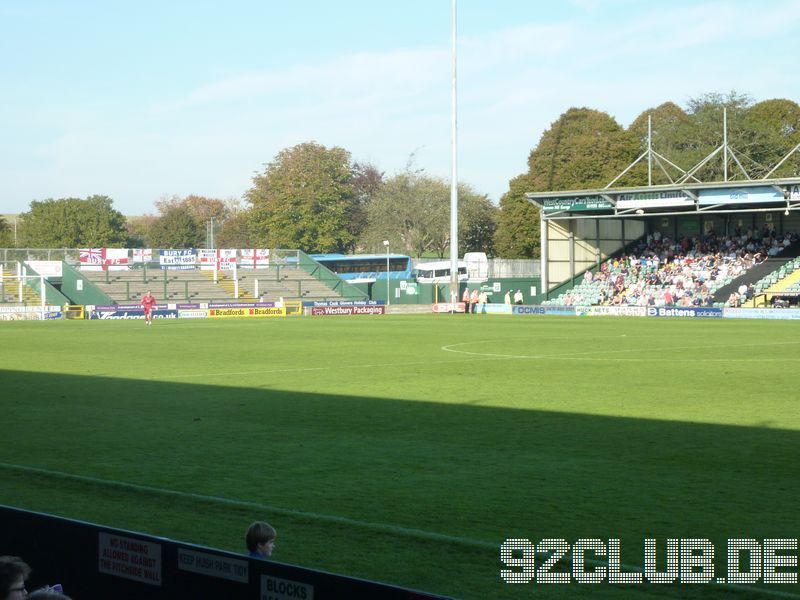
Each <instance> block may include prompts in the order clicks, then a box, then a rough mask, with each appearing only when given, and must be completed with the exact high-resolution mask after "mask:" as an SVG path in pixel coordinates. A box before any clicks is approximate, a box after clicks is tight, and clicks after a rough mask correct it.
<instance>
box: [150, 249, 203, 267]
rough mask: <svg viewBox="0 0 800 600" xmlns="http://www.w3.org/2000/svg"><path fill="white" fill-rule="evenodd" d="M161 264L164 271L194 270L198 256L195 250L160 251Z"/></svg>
mask: <svg viewBox="0 0 800 600" xmlns="http://www.w3.org/2000/svg"><path fill="white" fill-rule="evenodd" d="M158 256H159V264H160V265H161V268H162V269H194V267H195V263H196V262H197V261H196V258H197V254H196V253H195V251H194V248H190V249H188V250H159V251H158Z"/></svg>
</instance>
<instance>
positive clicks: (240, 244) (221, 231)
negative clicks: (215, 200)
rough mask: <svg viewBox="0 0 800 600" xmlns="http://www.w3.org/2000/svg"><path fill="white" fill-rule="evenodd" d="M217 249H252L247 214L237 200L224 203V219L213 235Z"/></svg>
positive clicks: (231, 199)
mask: <svg viewBox="0 0 800 600" xmlns="http://www.w3.org/2000/svg"><path fill="white" fill-rule="evenodd" d="M215 238H216V245H217V247H218V248H253V247H254V246H253V243H252V242H251V240H250V238H251V236H250V227H249V225H248V214H247V211H246V210H245V208H244V207H243V206H242V203H241V201H240V200H239V199H237V198H230V199H228V200H226V201H225V218H224V220H223V221H222V223H221V225H220V227H219V228H218V229H217V230H216V234H215Z"/></svg>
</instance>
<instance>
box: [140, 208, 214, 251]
mask: <svg viewBox="0 0 800 600" xmlns="http://www.w3.org/2000/svg"><path fill="white" fill-rule="evenodd" d="M205 239H206V232H205V230H203V229H201V228H200V227H198V225H197V221H195V218H194V215H193V214H192V213H191V211H190V210H189V208H187V207H186V206H181V205H177V206H172V207H170V208H168V209H167V210H166V212H165V213H164V214H162V215H161V216H160V217H159V218H158V219H156V220H155V221H154V222H153V224H152V226H151V227H150V231H149V235H148V242H149V244H148V245H149V246H151V247H153V248H197V247H201V246H204V245H205Z"/></svg>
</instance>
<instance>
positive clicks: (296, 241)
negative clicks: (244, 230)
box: [245, 142, 355, 252]
mask: <svg viewBox="0 0 800 600" xmlns="http://www.w3.org/2000/svg"><path fill="white" fill-rule="evenodd" d="M245 198H246V200H247V201H248V202H250V204H251V206H252V208H251V210H250V216H249V225H250V231H251V233H252V235H253V236H254V240H253V241H254V243H256V244H257V245H259V246H264V245H268V246H269V247H272V248H299V249H301V250H304V251H306V252H337V251H344V250H345V249H347V248H348V247H351V245H352V243H353V240H354V236H353V233H352V232H351V231H350V229H349V226H350V217H351V215H352V213H353V206H354V202H355V190H354V187H353V173H352V167H351V164H350V153H349V152H347V151H346V150H344V149H343V148H339V147H333V148H326V147H325V146H322V145H320V144H317V143H314V142H307V143H304V144H299V145H297V146H294V147H292V148H288V149H284V150H282V151H281V152H279V153H278V155H277V156H276V157H275V159H274V160H273V161H272V162H271V163H269V164H268V165H267V166H266V169H265V170H264V173H262V174H260V175H256V176H255V177H253V187H252V188H250V190H249V191H248V192H247V194H246V196H245Z"/></svg>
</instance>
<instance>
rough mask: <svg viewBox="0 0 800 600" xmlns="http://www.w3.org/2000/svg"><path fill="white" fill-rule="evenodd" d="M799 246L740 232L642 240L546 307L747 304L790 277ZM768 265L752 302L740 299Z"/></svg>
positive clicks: (784, 238) (792, 239)
mask: <svg viewBox="0 0 800 600" xmlns="http://www.w3.org/2000/svg"><path fill="white" fill-rule="evenodd" d="M797 241H798V240H797V236H796V235H795V234H793V233H786V234H783V235H774V234H773V232H772V231H770V230H764V231H763V232H758V233H754V232H752V231H748V232H746V233H743V232H740V231H736V232H735V233H734V235H732V236H718V235H717V234H716V233H715V232H714V231H710V232H707V233H705V234H703V235H702V236H694V237H691V238H689V237H683V238H681V239H680V240H672V239H670V238H668V237H664V238H662V237H661V236H659V235H648V236H646V237H644V238H641V239H640V240H638V242H637V243H635V244H634V246H633V248H632V249H631V251H630V253H628V254H622V255H620V256H618V257H614V258H611V259H609V260H607V261H605V262H603V263H602V264H601V265H600V267H599V268H598V269H596V270H594V271H593V270H588V271H586V272H585V273H584V280H583V282H582V283H580V284H578V285H576V286H574V287H573V288H572V289H571V290H569V291H567V292H565V293H563V294H561V295H559V296H558V297H557V298H555V299H553V300H549V301H546V302H545V303H544V304H549V305H554V306H592V305H612V306H615V305H616V306H620V305H622V306H625V305H627V306H632V305H633V306H725V305H727V306H742V305H743V304H742V303H743V301H744V300H749V299H750V298H752V295H753V294H755V293H758V292H760V291H762V290H763V285H764V281H766V282H768V283H769V285H773V284H777V282H778V281H779V280H782V279H783V278H784V277H786V275H788V274H789V268H788V267H787V266H786V265H788V264H790V263H791V264H792V265H794V259H791V260H790V259H787V258H785V257H786V256H791V255H795V256H796V254H797V250H798V248H797ZM765 263H766V266H765V267H763V269H761V270H759V271H755V272H757V273H759V274H761V273H763V270H764V269H766V270H767V271H768V272H769V273H770V274H769V275H767V276H766V277H765V278H764V280H762V281H759V283H758V284H756V285H753V294H751V296H750V298H747V297H746V296H745V298H741V297H740V296H741V295H740V294H739V292H738V290H739V289H740V288H741V286H742V285H744V286H745V288H748V289H750V288H749V286H750V284H751V283H752V282H751V281H750V279H751V278H752V276H750V277H748V273H749V272H750V271H751V270H752V269H756V268H757V267H759V266H760V265H762V264H765ZM773 270H775V272H774V273H773V272H772V271H773ZM797 279H798V280H800V275H798V276H797ZM794 282H795V281H794V279H792V280H790V281H789V283H794ZM759 286H762V289H759ZM756 290H758V291H756ZM772 291H773V292H775V293H777V292H779V291H781V290H780V289H777V288H776V289H775V290H772ZM765 302H766V300H765ZM751 306H752V304H751Z"/></svg>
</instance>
